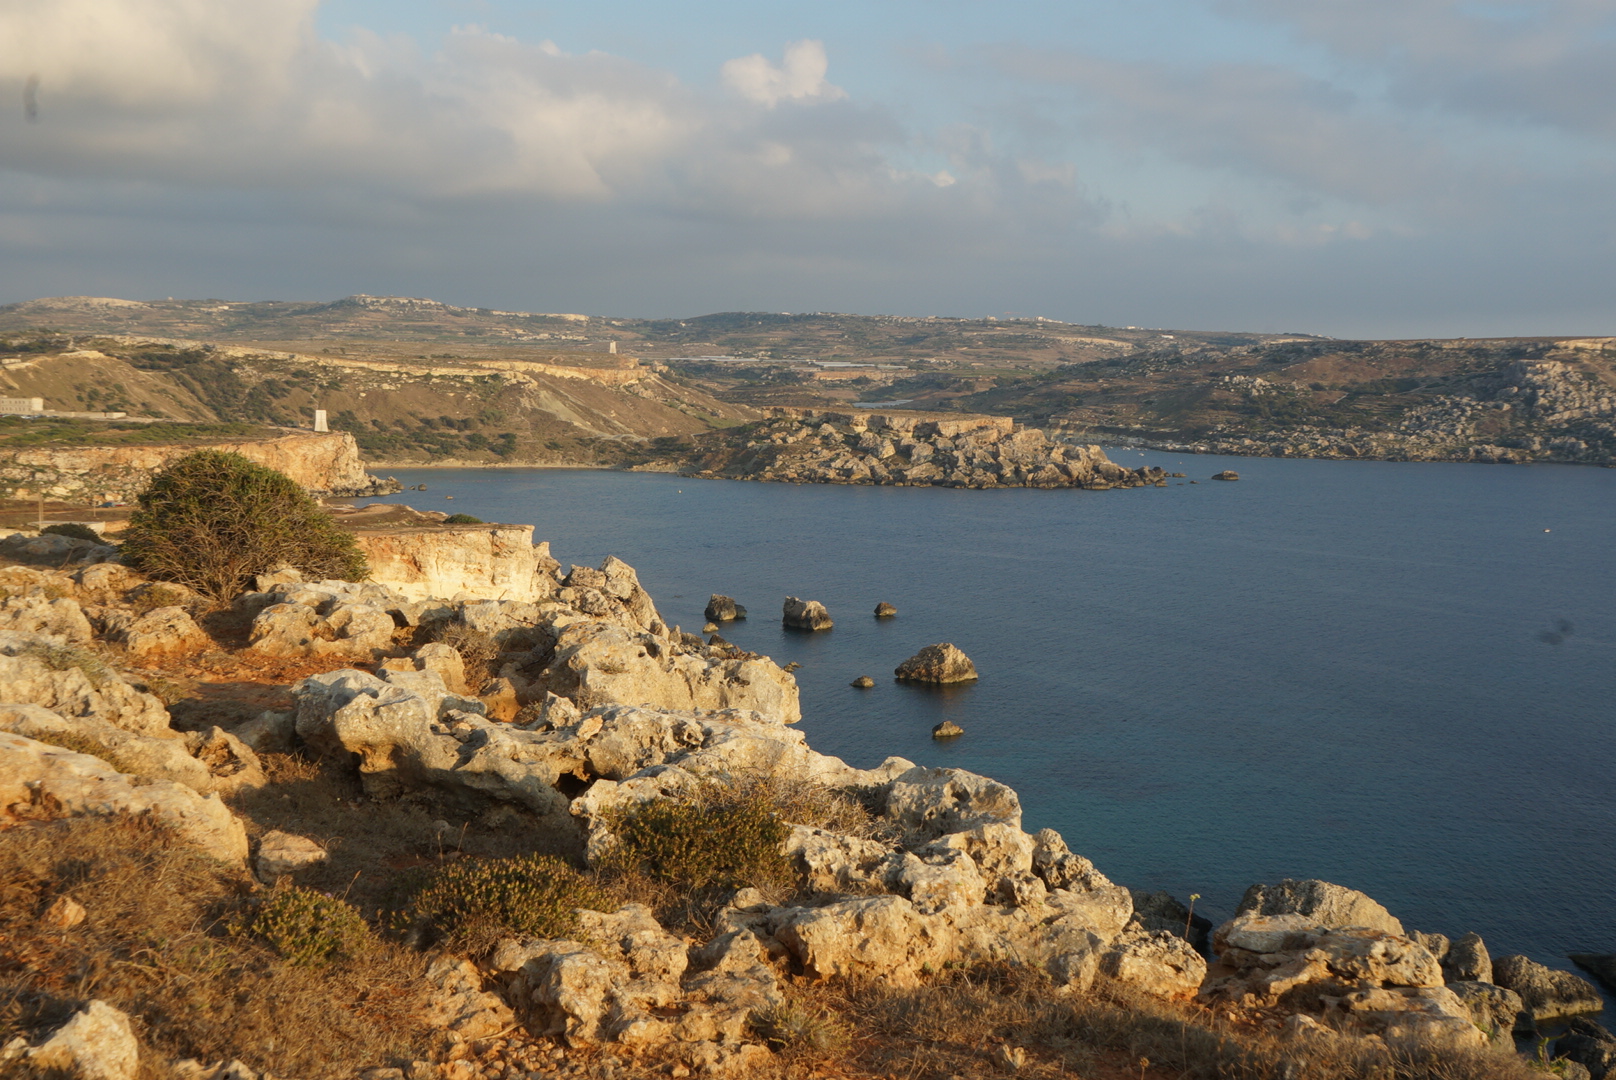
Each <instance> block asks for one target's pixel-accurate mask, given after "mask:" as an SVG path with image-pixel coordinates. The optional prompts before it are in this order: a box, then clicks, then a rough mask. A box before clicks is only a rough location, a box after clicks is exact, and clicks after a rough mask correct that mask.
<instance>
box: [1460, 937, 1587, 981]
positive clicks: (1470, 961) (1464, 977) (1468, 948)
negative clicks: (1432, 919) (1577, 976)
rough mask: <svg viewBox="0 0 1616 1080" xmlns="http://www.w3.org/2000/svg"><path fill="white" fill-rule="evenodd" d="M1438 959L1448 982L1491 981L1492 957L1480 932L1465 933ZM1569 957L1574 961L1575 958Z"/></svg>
mask: <svg viewBox="0 0 1616 1080" xmlns="http://www.w3.org/2000/svg"><path fill="white" fill-rule="evenodd" d="M1438 959H1440V960H1441V961H1442V976H1443V978H1445V979H1447V980H1448V982H1450V983H1454V982H1475V983H1491V982H1492V981H1493V962H1492V958H1491V957H1489V956H1488V955H1487V945H1486V943H1485V942H1483V941H1482V940H1481V935H1480V934H1466V935H1465V936H1464V937H1462V938H1460V939H1459V940H1458V941H1455V942H1454V943H1453V944H1451V945H1449V946H1448V950H1447V952H1446V954H1445V955H1442V956H1439V957H1438ZM1571 959H1572V962H1573V963H1575V962H1576V959H1577V958H1576V957H1574V956H1573V957H1572V958H1571Z"/></svg>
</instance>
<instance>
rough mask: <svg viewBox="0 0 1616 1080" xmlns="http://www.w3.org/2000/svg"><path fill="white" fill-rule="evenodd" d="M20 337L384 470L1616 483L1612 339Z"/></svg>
mask: <svg viewBox="0 0 1616 1080" xmlns="http://www.w3.org/2000/svg"><path fill="white" fill-rule="evenodd" d="M43 329H50V330H54V331H56V332H57V333H56V334H55V335H54V336H53V335H50V334H44V335H41V331H42V330H43ZM0 334H11V335H14V340H13V341H12V342H11V343H10V346H9V347H10V348H11V349H12V350H18V349H20V348H22V347H25V346H26V347H33V346H27V342H29V341H47V342H53V343H54V345H53V346H52V347H53V348H54V349H55V352H54V353H53V354H52V353H51V352H50V349H49V348H39V349H36V353H38V354H39V355H47V354H49V355H54V356H55V357H57V358H60V357H62V356H64V355H66V356H71V357H72V359H73V363H72V364H70V365H66V366H62V365H61V364H60V361H59V359H58V365H57V366H56V367H54V368H52V367H51V366H50V365H49V364H46V365H43V366H40V370H39V371H37V372H34V373H32V374H29V375H28V376H27V377H26V378H25V377H23V376H22V375H21V373H20V372H19V371H18V369H17V367H16V366H15V364H14V363H13V362H11V361H7V362H6V365H7V366H6V368H5V372H6V377H5V379H0V392H15V393H22V392H28V393H36V394H43V395H45V396H46V397H55V398H58V399H60V400H66V401H78V402H82V404H81V405H77V406H74V407H80V408H86V409H125V410H126V411H131V412H140V411H145V412H146V413H147V414H149V415H164V416H176V417H179V416H184V417H186V418H191V419H197V420H209V421H258V422H272V423H289V424H306V423H307V419H306V418H307V417H309V416H310V415H312V410H313V409H314V408H317V407H319V408H325V409H326V410H327V411H328V412H330V414H331V416H332V421H333V426H334V427H340V428H342V429H344V430H350V431H353V432H354V434H355V436H356V437H357V438H358V439H359V441H360V445H361V447H362V448H363V449H364V451H365V453H366V455H367V457H369V458H373V459H377V460H380V461H382V462H387V463H393V462H398V463H405V462H411V461H434V462H447V461H468V462H496V461H507V462H537V463H549V462H556V463H559V462H588V463H601V464H619V463H622V462H624V461H626V460H628V459H629V457H631V456H633V455H629V454H628V453H627V450H628V447H629V444H631V443H635V442H637V441H642V440H655V439H664V440H677V441H679V442H687V441H689V440H691V439H692V438H694V439H695V440H696V441H697V442H698V443H699V442H701V441H702V439H701V437H702V436H703V435H704V434H706V433H709V432H712V431H714V429H724V428H727V427H729V426H731V425H733V424H735V423H738V422H742V421H746V420H754V419H756V418H757V417H758V415H759V412H758V410H760V409H763V408H765V407H770V406H795V407H806V408H823V407H830V408H845V407H847V406H849V405H852V404H856V403H863V404H877V403H879V404H883V405H887V406H893V405H896V406H901V407H905V408H911V409H915V408H918V409H927V410H937V409H947V410H962V411H965V412H971V413H987V414H992V415H999V416H1013V417H1015V418H1016V419H1017V420H1020V421H1022V422H1024V423H1027V424H1030V425H1035V426H1039V427H1045V428H1049V429H1050V430H1051V431H1054V432H1065V433H1067V434H1071V435H1077V436H1083V437H1085V438H1086V439H1087V440H1088V441H1108V442H1122V443H1135V444H1139V445H1149V446H1159V447H1163V448H1169V449H1176V450H1196V451H1203V452H1219V453H1233V454H1258V455H1296V456H1308V457H1367V458H1391V459H1411V460H1450V461H1545V460H1546V461H1564V462H1580V463H1589V464H1610V463H1613V462H1616V366H1613V364H1616V339H1606V338H1594V339H1573V338H1508V339H1491V340H1467V339H1456V340H1450V341H1338V340H1334V339H1329V338H1321V337H1314V336H1309V335H1305V334H1256V333H1233V332H1208V331H1185V330H1159V329H1149V330H1147V329H1140V328H1137V327H1123V328H1118V327H1108V326H1085V325H1078V324H1073V323H1062V322H1056V321H1053V320H1049V319H1042V318H1005V319H994V318H982V319H960V318H944V317H906V316H865V315H845V314H833V313H823V312H818V313H810V314H777V313H768V312H761V313H760V312H727V313H719V314H712V315H704V316H699V317H694V318H688V319H663V320H646V319H618V318H606V317H599V316H585V315H571V314H566V315H562V314H538V313H527V312H509V311H497V310H493V309H489V308H468V307H456V306H453V305H449V304H443V303H439V302H437V301H432V300H421V299H410V298H399V297H372V296H352V297H348V298H346V299H343V300H338V301H334V302H330V303H292V302H280V301H274V302H258V303H237V302H227V301H220V300H205V301H198V300H169V301H155V302H150V303H145V302H136V301H128V300H114V299H105V298H94V297H64V298H55V299H48V300H34V301H28V302H25V303H21V304H13V305H9V306H6V307H0ZM142 335H151V336H157V337H162V338H163V339H164V340H161V341H159V340H155V339H154V337H143V336H142ZM173 337H183V338H186V339H205V340H208V341H210V342H214V343H215V344H214V345H211V346H202V345H197V344H195V343H194V341H192V343H191V344H185V343H182V342H177V341H173V340H169V339H170V338H173ZM19 342H22V343H23V344H22V345H19V344H18V343H19ZM142 342H144V344H142ZM97 343H100V344H97ZM227 343H230V344H227ZM614 348H615V349H616V350H618V352H616V353H614V352H612V351H610V350H612V349H614ZM86 349H88V350H89V351H91V352H96V353H99V354H104V355H105V356H106V357H108V358H109V360H112V361H116V362H117V363H114V364H113V365H112V366H110V367H109V366H107V364H108V362H109V361H108V360H101V359H97V358H95V357H92V356H88V355H86ZM75 350H76V351H75ZM629 354H633V356H634V357H635V358H637V359H629ZM30 355H33V354H30ZM119 364H121V365H123V366H118V365H119ZM377 365H380V366H377ZM563 367H565V368H569V369H571V370H569V371H567V372H565V373H563V372H560V371H559V369H560V368H563ZM7 387H12V388H14V389H7ZM720 436H721V432H720ZM642 456H643V455H642Z"/></svg>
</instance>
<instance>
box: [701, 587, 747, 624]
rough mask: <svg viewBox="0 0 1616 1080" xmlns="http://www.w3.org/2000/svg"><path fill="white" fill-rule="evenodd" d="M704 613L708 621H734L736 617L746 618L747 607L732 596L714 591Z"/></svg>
mask: <svg viewBox="0 0 1616 1080" xmlns="http://www.w3.org/2000/svg"><path fill="white" fill-rule="evenodd" d="M702 614H703V615H704V616H705V617H706V619H707V621H708V622H715V623H719V622H734V621H735V620H736V619H744V618H746V609H745V608H744V607H742V606H741V605H739V604H737V603H736V602H735V601H734V600H732V599H731V598H730V597H727V596H724V595H723V594H721V593H713V598H712V599H711V600H709V601H707V610H706V611H704V612H702Z"/></svg>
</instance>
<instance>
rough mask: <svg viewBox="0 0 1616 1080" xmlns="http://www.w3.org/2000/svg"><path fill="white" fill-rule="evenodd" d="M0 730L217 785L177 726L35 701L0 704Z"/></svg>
mask: <svg viewBox="0 0 1616 1080" xmlns="http://www.w3.org/2000/svg"><path fill="white" fill-rule="evenodd" d="M0 731H9V732H10V733H11V734H13V735H21V736H23V737H24V738H28V739H34V740H36V741H38V742H43V743H50V744H51V745H53V746H67V747H68V748H69V749H77V750H80V751H83V752H88V753H91V754H92V755H93V756H95V757H98V758H100V759H102V760H103V761H106V762H107V763H108V764H110V765H113V766H114V767H115V768H117V769H118V770H119V771H120V772H123V773H127V774H130V775H133V776H137V777H141V778H144V779H151V780H169V781H172V782H174V783H176V784H184V785H185V786H186V787H188V788H190V789H191V790H193V791H196V792H200V793H202V794H204V795H205V794H207V793H209V792H211V791H213V790H215V783H214V778H213V775H212V773H211V772H210V771H209V769H208V766H207V764H206V763H204V762H202V761H198V760H197V759H196V758H195V757H194V756H193V755H192V754H191V753H190V751H189V750H188V749H187V747H186V744H185V741H184V740H183V739H182V738H181V737H180V736H179V734H178V733H177V732H169V733H168V737H167V738H158V737H155V736H151V735H142V734H139V733H137V732H132V731H124V730H123V729H122V728H116V727H113V726H112V725H111V724H109V723H106V722H105V721H103V720H100V719H98V718H96V717H93V716H75V717H65V716H62V715H60V714H58V713H54V712H52V711H50V710H49V709H46V708H43V707H41V706H39V705H0Z"/></svg>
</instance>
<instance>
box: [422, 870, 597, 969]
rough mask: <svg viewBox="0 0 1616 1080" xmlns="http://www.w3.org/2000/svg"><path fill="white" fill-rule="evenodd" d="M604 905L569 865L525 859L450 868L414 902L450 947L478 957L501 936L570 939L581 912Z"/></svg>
mask: <svg viewBox="0 0 1616 1080" xmlns="http://www.w3.org/2000/svg"><path fill="white" fill-rule="evenodd" d="M604 902H605V897H604V895H603V894H602V893H601V892H600V890H599V889H597V888H596V887H595V885H594V883H593V882H591V881H590V880H589V879H588V878H587V877H585V876H584V875H583V874H581V873H579V872H578V871H577V870H575V869H573V867H572V866H571V865H570V864H568V863H567V862H566V860H564V859H560V858H557V857H556V856H554V855H523V856H519V857H517V858H513V859H463V860H460V861H458V862H452V863H450V864H449V865H448V866H446V867H444V869H443V870H441V871H439V873H438V876H437V878H436V879H435V880H434V881H433V882H432V884H430V885H428V886H427V887H426V888H425V889H423V890H422V891H421V893H420V895H419V896H417V897H416V898H415V912H416V914H417V915H418V916H419V917H421V918H422V919H425V920H426V921H427V922H429V923H430V924H431V925H432V926H433V928H434V929H435V930H437V932H438V933H439V934H440V935H442V936H443V937H444V938H445V939H446V940H447V941H448V942H449V944H450V945H451V946H453V947H455V948H460V949H465V950H466V951H468V952H473V953H477V952H482V951H485V950H487V949H489V948H491V947H493V945H494V944H495V943H496V942H497V941H499V939H500V938H503V937H537V938H560V937H566V936H567V935H568V934H570V933H572V931H573V929H574V928H575V927H576V926H577V923H578V915H577V912H578V909H579V908H591V907H600V906H601V905H602V904H604Z"/></svg>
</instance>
